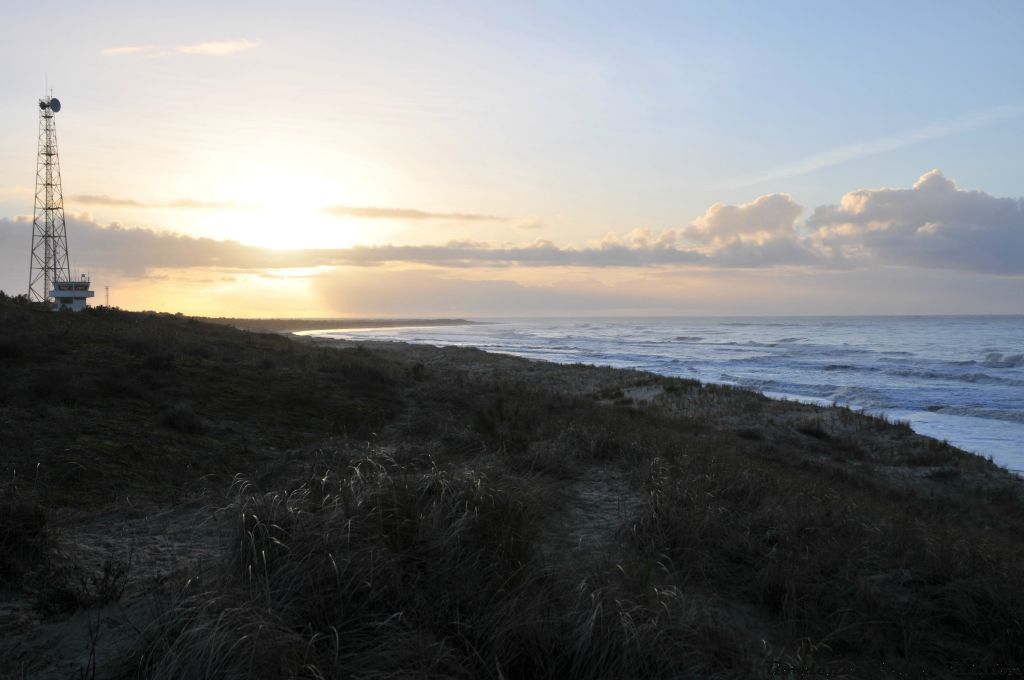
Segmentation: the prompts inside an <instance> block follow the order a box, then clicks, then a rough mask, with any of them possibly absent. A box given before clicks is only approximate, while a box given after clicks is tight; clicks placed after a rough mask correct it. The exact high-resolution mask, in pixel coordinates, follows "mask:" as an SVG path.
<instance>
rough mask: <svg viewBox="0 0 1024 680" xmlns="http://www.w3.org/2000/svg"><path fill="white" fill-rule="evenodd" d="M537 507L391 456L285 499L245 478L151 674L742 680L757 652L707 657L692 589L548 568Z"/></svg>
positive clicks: (157, 644)
mask: <svg viewBox="0 0 1024 680" xmlns="http://www.w3.org/2000/svg"><path fill="white" fill-rule="evenodd" d="M540 511H541V508H539V507H538V506H537V505H536V503H535V502H534V501H533V500H532V496H531V494H530V493H529V492H528V491H527V490H525V489H523V488H514V487H508V486H500V485H495V484H493V483H492V482H490V481H489V480H488V479H486V478H485V477H483V476H481V475H479V474H476V473H473V472H456V471H453V470H446V469H443V468H441V467H437V466H434V467H432V468H431V469H427V470H420V471H416V470H412V469H409V468H403V467H401V466H399V465H397V464H396V463H395V462H394V461H392V460H390V459H388V458H386V457H384V456H380V455H370V456H366V457H363V458H361V459H359V460H356V461H355V462H353V463H352V464H351V465H350V466H349V467H348V469H347V470H346V471H345V472H344V473H343V474H340V475H339V474H335V473H333V472H331V473H327V474H321V475H319V476H317V477H315V478H312V479H307V480H306V481H304V482H302V483H300V484H297V485H294V486H293V487H292V488H290V489H289V490H287V491H279V492H269V493H264V492H260V491H258V490H257V489H256V488H254V487H253V486H252V485H251V484H249V483H248V482H244V481H240V482H238V484H237V485H236V489H235V496H234V500H233V501H232V504H231V505H230V506H229V508H228V509H227V510H226V512H227V513H229V514H230V515H231V516H232V517H233V520H232V521H233V522H234V524H235V532H234V536H233V539H232V542H231V544H230V546H228V547H227V549H226V551H225V559H224V563H223V564H222V565H221V568H220V569H219V571H217V572H216V573H212V574H209V575H205V576H197V577H196V578H194V579H192V580H191V581H189V583H188V585H187V586H186V587H185V588H184V589H183V591H182V592H181V594H180V597H179V598H178V599H177V600H176V601H175V602H174V603H173V606H172V607H171V608H170V610H169V611H168V613H167V614H166V615H165V616H164V617H163V618H162V619H161V620H160V622H159V625H158V626H156V627H155V628H154V629H153V630H152V631H151V635H150V638H149V641H148V645H147V647H146V650H145V653H144V655H143V660H142V664H141V667H140V670H141V672H142V675H143V676H144V677H148V678H221V677H232V678H234V677H282V678H284V677H313V678H350V677H364V678H385V677H410V676H414V677H461V678H606V677H621V678H641V677H643V678H647V677H680V676H681V675H682V676H683V677H685V676H686V675H688V674H689V672H690V671H691V670H693V669H698V668H704V670H705V671H706V672H707V673H709V674H714V673H715V672H718V673H724V674H726V675H728V674H729V668H732V672H733V673H734V674H733V675H731V677H743V676H742V675H741V674H740V675H736V674H735V668H734V667H733V664H734V663H735V660H736V658H740V657H742V654H739V655H737V654H733V655H731V656H732V657H733V658H732V659H731V660H730V663H729V664H726V665H725V666H723V667H720V668H718V670H717V671H713V670H712V668H711V667H710V666H708V665H707V661H708V659H707V658H706V655H705V658H703V659H702V658H701V656H702V655H701V654H700V653H699V647H700V646H701V644H702V643H701V641H703V640H705V639H706V638H707V635H708V633H707V631H708V630H712V629H714V630H717V628H716V626H715V625H714V624H712V623H709V621H707V620H705V619H702V618H701V617H700V616H699V615H697V614H695V613H694V611H691V610H690V609H688V608H687V604H686V602H685V599H684V598H683V596H682V594H681V593H680V592H679V591H678V589H674V588H671V587H663V588H661V589H652V590H650V592H647V593H644V592H639V593H632V594H629V593H628V591H627V590H626V589H625V588H624V585H623V584H624V579H623V577H622V575H621V574H622V573H625V572H624V570H623V569H622V568H621V566H620V568H619V571H614V570H612V571H611V572H610V573H605V574H604V575H603V576H602V575H601V572H595V574H594V575H593V578H587V576H586V574H585V573H573V572H568V573H567V572H565V571H564V570H562V569H561V568H555V567H562V566H564V565H551V564H548V563H546V562H545V561H544V560H543V559H540V558H539V557H538V555H537V552H536V545H537V544H536V541H537V536H536V530H537V527H538V526H540V523H539V519H540V518H539V515H538V513H539V512H540ZM616 574H618V575H617V576H616ZM735 651H736V650H733V652H735ZM701 677H711V675H707V676H705V675H702V676H701Z"/></svg>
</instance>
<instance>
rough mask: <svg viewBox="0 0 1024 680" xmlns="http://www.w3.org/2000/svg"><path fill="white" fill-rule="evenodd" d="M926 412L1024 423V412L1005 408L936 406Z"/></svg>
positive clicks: (929, 407)
mask: <svg viewBox="0 0 1024 680" xmlns="http://www.w3.org/2000/svg"><path fill="white" fill-rule="evenodd" d="M925 410H926V411H930V412H932V413H940V414H942V415H945V416H961V417H965V418H984V419H985V420H1002V421H1006V422H1010V423H1024V411H1015V410H1012V409H1004V408H985V407H982V406H944V405H942V404H934V405H931V406H928V407H927V408H926V409H925Z"/></svg>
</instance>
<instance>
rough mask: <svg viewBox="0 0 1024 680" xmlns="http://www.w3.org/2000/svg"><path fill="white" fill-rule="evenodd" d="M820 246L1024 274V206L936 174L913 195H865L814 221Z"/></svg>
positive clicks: (848, 255)
mask: <svg viewBox="0 0 1024 680" xmlns="http://www.w3.org/2000/svg"><path fill="white" fill-rule="evenodd" d="M807 225H808V227H811V228H813V229H815V230H816V232H815V233H814V235H813V236H812V237H811V240H812V241H813V243H814V245H815V247H816V248H818V249H819V250H820V251H822V252H825V253H827V254H829V255H830V256H832V257H834V258H841V259H848V260H852V261H855V262H873V263H883V264H897V265H909V266H915V267H922V268H931V269H959V270H965V271H974V272H980V273H994V274H1014V275H1020V274H1024V200H1022V199H1019V198H1017V199H1013V198H996V197H994V196H991V195H989V194H987V193H985V192H983V191H965V190H963V189H959V188H958V187H957V186H956V184H955V183H954V182H952V181H951V180H949V179H947V178H946V177H944V176H943V175H942V173H941V172H939V171H938V170H933V171H931V172H929V173H926V174H925V175H923V176H921V178H920V179H919V180H918V181H917V182H916V183H915V184H914V186H913V188H911V189H862V190H860V191H854V192H851V193H848V194H846V195H845V196H843V199H842V201H841V203H840V204H839V205H829V206H822V207H820V208H818V209H817V210H815V211H814V213H813V214H812V215H811V217H810V218H809V219H808V221H807Z"/></svg>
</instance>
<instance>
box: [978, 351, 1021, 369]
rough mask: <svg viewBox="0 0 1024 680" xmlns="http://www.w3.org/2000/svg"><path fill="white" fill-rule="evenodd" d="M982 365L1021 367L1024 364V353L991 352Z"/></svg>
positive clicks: (990, 366)
mask: <svg viewBox="0 0 1024 680" xmlns="http://www.w3.org/2000/svg"><path fill="white" fill-rule="evenodd" d="M981 365H982V366H984V367H986V368H1020V367H1021V366H1024V354H1003V353H1002V352H989V353H988V354H986V355H985V360H984V361H982V362H981Z"/></svg>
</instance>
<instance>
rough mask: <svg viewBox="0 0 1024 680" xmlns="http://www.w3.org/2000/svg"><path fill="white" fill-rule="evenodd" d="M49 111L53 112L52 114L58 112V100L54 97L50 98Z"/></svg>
mask: <svg viewBox="0 0 1024 680" xmlns="http://www.w3.org/2000/svg"><path fill="white" fill-rule="evenodd" d="M50 110H51V111H53V112H54V113H57V112H58V111H60V100H59V99H57V98H56V97H51V98H50Z"/></svg>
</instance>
